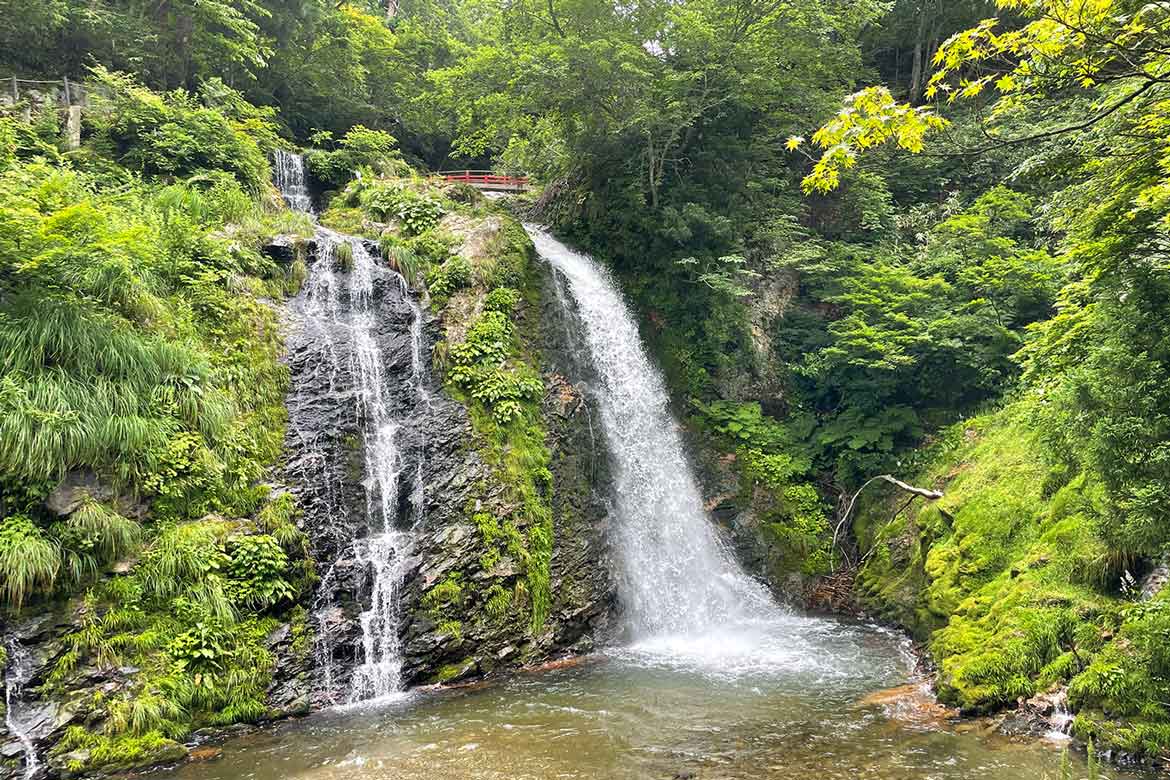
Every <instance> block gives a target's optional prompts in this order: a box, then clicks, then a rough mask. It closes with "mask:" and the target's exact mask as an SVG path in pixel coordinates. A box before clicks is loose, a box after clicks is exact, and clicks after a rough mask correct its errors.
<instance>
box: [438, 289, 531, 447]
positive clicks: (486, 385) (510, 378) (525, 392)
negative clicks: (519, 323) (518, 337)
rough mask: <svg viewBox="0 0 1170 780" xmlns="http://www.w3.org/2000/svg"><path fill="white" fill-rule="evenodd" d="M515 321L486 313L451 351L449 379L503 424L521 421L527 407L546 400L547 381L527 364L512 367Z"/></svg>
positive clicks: (517, 364)
mask: <svg viewBox="0 0 1170 780" xmlns="http://www.w3.org/2000/svg"><path fill="white" fill-rule="evenodd" d="M513 340H514V334H513V331H512V324H511V321H510V320H509V319H508V317H507V315H505V314H504V313H503V312H500V311H485V312H484V313H483V314H482V315H481V316H480V317H479V319H477V320H476V321H475V322H474V323H472V325H471V327H470V328H468V330H467V336H466V338H465V340H464V341H463V343H461V344H456V345H454V346H452V347H451V349H450V367H449V368H448V370H447V380H448V381H449V382H451V383H452V384H454V385H455V386H456V387H458V388H460V389H461V390H463V391H464V392H466V393H467V394H468V395H469V396H470V397H471V398H473V399H474V400H476V401H479V402H480V403H482V404H483V405H484V406H485V407H487V408H488V409H490V410H491V413H492V415H493V416H494V417H495V418H496V421H497V422H499V423H500V424H507V423H508V422H510V421H512V420H515V419H519V418H520V417H521V416H522V415H523V412H524V410H523V405H524V404H525V403H526V402H533V401H536V400H538V399H540V398H542V397H543V395H544V382H542V381H541V379H540V377H539V376H537V375H536V374H535V373H534V372H533V371H532V369H531V368H529V367H528V366H527V365H526V364H524V363H513V364H512V365H509V364H508V358H509V356H510V355H511V354H512V352H513V350H514V349H515V347H514V343H513Z"/></svg>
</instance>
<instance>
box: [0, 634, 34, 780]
mask: <svg viewBox="0 0 1170 780" xmlns="http://www.w3.org/2000/svg"><path fill="white" fill-rule="evenodd" d="M6 650H7V651H8V668H7V669H6V670H5V672H4V725H5V726H7V727H8V733H9V734H11V735H12V736H13V737H15V738H16V741H17V742H19V743H20V748H21V751H22V752H23V753H24V774H23V775H22V777H23V778H25V780H31V778H34V777H36V776H37V772H38V770H39V769H40V766H41V762H40V760H39V759H38V758H37V748H36V745H34V744H33V739H32V736H31V735H30V734H29V731H28V728H27V727H26V724H25V723H24V722H23V721H22V720H21V717H20V709H21V705H20V703H19V702H20V695H21V693H23V692H24V686H25V684H26V683H27V682H28V677H29V674H30V672H31V669H30V662H29V661H30V659H29V657H28V653H27V651H26V650H25V649H24V647H23V646H22V645H21V644H20V642H19V641H17V640H16V639H12V640H11V641H9V642H8V643H6Z"/></svg>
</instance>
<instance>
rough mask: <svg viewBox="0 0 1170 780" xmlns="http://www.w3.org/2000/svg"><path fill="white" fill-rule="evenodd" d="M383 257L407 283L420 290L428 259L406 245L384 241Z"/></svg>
mask: <svg viewBox="0 0 1170 780" xmlns="http://www.w3.org/2000/svg"><path fill="white" fill-rule="evenodd" d="M381 249H382V256H383V257H385V258H386V262H387V263H388V264H389V266H390V267H391V268H393V269H394V270H395V271H397V272H398V273H400V274H402V278H404V279H406V283H407V284H409V285H410V286H411V287H414V288H416V289H417V288H418V287H419V286H420V284H421V283H422V280H423V278H424V276H425V275H426V271H427V261H426V258H424V257H422V256H420V255H419V254H418V253H417V252H415V251H414V250H412V249H411V248H410V247H408V246H406V245H405V244H401V243H397V242H394V241H387V240H385V239H384V240H383V241H382V242H381Z"/></svg>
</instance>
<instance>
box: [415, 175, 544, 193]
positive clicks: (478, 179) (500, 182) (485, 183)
mask: <svg viewBox="0 0 1170 780" xmlns="http://www.w3.org/2000/svg"><path fill="white" fill-rule="evenodd" d="M435 175H436V176H441V177H442V178H443V179H444V180H445V181H449V182H460V183H463V184H470V185H471V186H472V187H477V188H479V189H481V190H502V191H506V192H523V191H524V190H527V189H528V186H529V185H528V177H527V176H509V175H508V174H506V173H498V172H496V171H473V170H462V171H439V172H438V173H436V174H435Z"/></svg>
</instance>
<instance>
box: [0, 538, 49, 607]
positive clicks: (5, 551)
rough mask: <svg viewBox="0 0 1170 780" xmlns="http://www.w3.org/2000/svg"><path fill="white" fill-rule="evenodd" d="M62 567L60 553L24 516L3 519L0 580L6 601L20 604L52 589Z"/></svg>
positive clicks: (0, 539)
mask: <svg viewBox="0 0 1170 780" xmlns="http://www.w3.org/2000/svg"><path fill="white" fill-rule="evenodd" d="M60 569H61V552H60V550H59V548H58V547H57V545H55V544H53V543H52V542H51V541H50V540H49V539H48V538H46V536H45V534H44V533H43V532H42V531H41V529H39V528H37V526H36V525H34V524H33V522H32V520H30V519H29V518H28V517H25V516H23V515H13V516H10V517H5V518H4V519H3V521H0V579H2V580H3V585H2V586H0V587H2V590H0V593H3V596H4V600H5V601H6V602H8V603H10V604H13V605H15V606H16V607H19V606H20V605H21V604H22V603H23V602H24V600H25V599H26V598H27V597H28V596H29V595H31V594H33V593H36V592H37V591H44V590H48V589H50V588H51V587H52V586H53V584H54V583H55V582H56V579H57V573H58V572H59V571H60Z"/></svg>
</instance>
